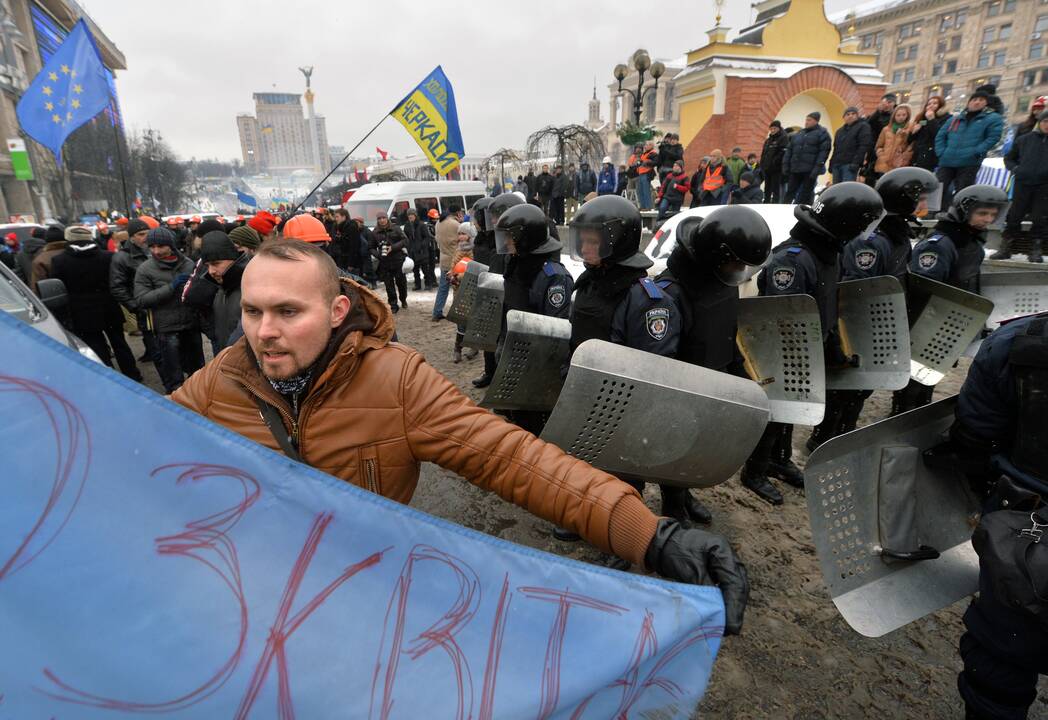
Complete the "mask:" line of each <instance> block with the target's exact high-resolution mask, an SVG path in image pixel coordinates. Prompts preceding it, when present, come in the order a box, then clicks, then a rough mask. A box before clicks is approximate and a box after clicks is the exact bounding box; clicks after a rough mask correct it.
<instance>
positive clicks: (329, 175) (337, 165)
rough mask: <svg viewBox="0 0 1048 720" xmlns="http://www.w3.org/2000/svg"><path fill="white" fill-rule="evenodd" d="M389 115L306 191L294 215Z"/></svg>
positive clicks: (294, 209)
mask: <svg viewBox="0 0 1048 720" xmlns="http://www.w3.org/2000/svg"><path fill="white" fill-rule="evenodd" d="M388 117H389V113H386V114H385V115H383V116H382V119H381V120H379V121H378V122H377V123H375V127H373V128H371V129H370V130H368V133H367V135H365V136H364V137H362V138H360V142H358V143H357V144H356V145H354V146H353V148H352V149H351V150H350V151H349V152H348V153H346V156H345V157H344V158H342V159H341V160H339V161H338V163H337V164H336V165H335V167H333V168H331V172H329V173H328V174H327V175H325V176H324V177H323V178H321V180H320V182H318V183H317V184H316V187H314V188H313V189H312V190H310V191H309V192H308V193H306V196H305V197H304V198H302V202H300V203H299V204H298V205H296V206H295V207H294V208H292V210H291V214H292V215H294V214H295V213H296V212H298V210H299V208H301V207H302V206H303V205H304V204H305V202H306V200H308V199H309V197H310V195H312V194H313V193H315V192H316V191H317V190H319V189H320V186H321V185H323V184H324V182H325V181H326V180H327V179H328V178H329V177H331V176H332V175H334V174H335V171H336V170H338V169H339V168H340V167H342V163H344V162H345V161H346V160H349V156H350V155H352V154H353V153H355V152H356V151H357V148H358V147H360V146H361V145H363V144H364V141H365V140H367V139H368V138H369V137H371V133H373V132H375V131H376V130H378V126H379V125H381V124H382V123H383V121H384V120H385V119H386V118H388Z"/></svg>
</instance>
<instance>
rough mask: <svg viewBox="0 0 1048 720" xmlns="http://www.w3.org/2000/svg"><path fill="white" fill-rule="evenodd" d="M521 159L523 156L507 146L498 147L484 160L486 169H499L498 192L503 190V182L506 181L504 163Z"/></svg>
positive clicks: (518, 161)
mask: <svg viewBox="0 0 1048 720" xmlns="http://www.w3.org/2000/svg"><path fill="white" fill-rule="evenodd" d="M523 161H524V158H522V157H521V156H520V154H519V153H517V151H516V150H511V149H509V148H499V149H498V150H496V151H495V152H493V153H491V155H488V157H487V160H486V161H485V162H486V165H487V167H488V171H489V172H491V171H492V170H493V169H494V168H496V167H497V168H498V169H499V182H498V185H499V192H500V193H501V192H502V191H503V190H504V188H503V183H505V182H506V163H511V164H512V163H521V162H523Z"/></svg>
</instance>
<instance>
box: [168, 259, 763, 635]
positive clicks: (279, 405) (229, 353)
mask: <svg viewBox="0 0 1048 720" xmlns="http://www.w3.org/2000/svg"><path fill="white" fill-rule="evenodd" d="M241 308H242V323H243V327H244V337H243V338H241V339H240V340H238V341H237V342H236V343H235V344H233V345H232V346H231V347H229V348H227V349H226V350H224V351H223V352H221V353H220V354H219V355H218V356H217V357H216V358H215V359H214V360H213V361H212V362H210V363H209V364H208V365H207V366H206V367H205V368H204V369H203V370H201V371H200V372H197V373H196V374H195V375H193V376H192V377H191V378H189V380H187V381H186V382H185V384H184V385H182V387H181V388H179V389H178V390H177V391H175V392H174V393H173V394H172V395H171V398H172V399H173V400H174V401H175V402H177V403H179V404H181V405H184V406H185V407H187V408H189V409H190V410H193V411H195V412H197V413H199V414H201V415H203V416H204V417H207V418H209V419H210V420H213V421H214V422H217V423H219V424H220V425H224V426H225V427H227V428H229V429H231V430H234V431H235V432H238V433H240V434H241V435H244V436H245V437H247V438H249V439H251V440H254V441H255V442H258V443H261V444H262V445H265V446H267V447H269V448H272V449H273V450H276V451H278V452H279V451H283V452H284V453H285V454H286V455H289V456H291V457H294V458H295V459H298V460H300V461H301V462H304V463H306V464H308V465H311V466H313V467H315V468H317V469H319V470H322V471H324V472H326V473H329V474H331V475H334V476H335V477H338V478H341V479H342V480H345V481H346V482H350V483H353V484H354V485H358V486H360V487H363V488H366V489H368V490H371V491H372V492H375V493H378V494H380V495H384V496H385V497H388V498H391V499H393V500H397V501H399V502H402V503H407V502H408V501H410V500H411V496H412V494H413V493H414V491H415V485H416V484H417V482H418V477H419V468H420V464H421V463H422V462H423V461H426V462H433V463H436V464H438V465H440V466H441V467H444V468H446V469H448V470H451V471H453V472H456V473H458V474H459V475H461V476H463V477H464V478H466V479H467V480H469V481H470V482H472V483H474V484H476V485H478V486H480V487H483V488H486V489H488V490H491V491H493V492H496V493H498V494H499V495H500V496H502V497H503V498H504V499H506V500H508V501H510V502H513V503H515V504H517V505H519V506H521V507H523V508H525V509H527V510H528V511H530V512H532V513H534V514H535V515H538V516H539V517H541V518H543V519H545V520H548V521H550V522H552V523H555V524H556V525H558V526H560V527H565V528H569V529H572V530H574V531H575V532H577V533H578V534H579V535H581V536H582V537H584V538H585V539H586V540H588V541H589V542H590V543H592V544H593V545H595V546H596V547H598V548H600V549H601V550H603V551H605V552H610V553H614V554H615V555H618V556H619V557H621V558H623V559H625V560H628V561H629V562H631V563H634V564H637V565H641V566H643V567H645V568H648V569H650V570H654V571H656V572H658V573H660V574H662V575H665V576H667V577H670V578H672V579H675V580H679V581H682V582H690V583H696V584H716V585H718V586H719V587H720V589H721V591H722V593H723V595H724V600H725V606H726V609H727V615H726V618H727V619H726V623H725V626H726V627H725V632H726V633H737V632H738V631H739V629H740V627H741V625H742V616H743V610H744V608H745V603H746V597H747V593H748V585H747V582H746V573H745V568H744V567H743V566H742V565H741V564H740V563H739V562H738V561H737V559H736V558H735V555H734V553H733V551H732V549H731V546H730V545H729V544H728V542H727V541H726V540H725V539H724V538H722V537H720V536H718V535H713V534H711V533H708V532H705V531H703V530H699V529H693V528H686V527H683V526H681V525H680V524H678V523H677V522H675V521H671V520H669V519H667V518H661V519H660V518H658V517H656V516H655V515H654V514H653V513H652V512H651V511H650V510H649V509H648V507H647V506H646V505H645V504H644V502H643V500H641V498H640V495H639V494H638V493H637V492H636V491H635V490H634V489H633V488H632V487H630V486H629V485H627V484H625V483H623V482H621V481H619V480H618V479H617V478H615V477H613V476H611V475H608V474H606V473H604V472H601V471H600V470H597V469H595V468H593V467H591V466H590V465H588V464H586V463H584V462H582V461H580V460H576V459H575V458H572V457H570V456H569V455H567V454H565V453H564V452H563V451H561V450H560V449H559V448H557V447H555V446H553V445H550V444H548V443H545V442H543V441H541V440H539V439H538V438H536V437H535V436H534V435H531V434H530V433H528V432H526V431H524V430H522V429H520V428H519V427H517V426H515V425H512V424H510V423H508V422H506V421H504V420H502V419H501V418H499V417H497V416H495V415H493V414H492V413H490V412H488V411H486V410H483V409H481V408H479V407H477V406H476V405H475V404H474V403H473V402H472V401H471V400H470V399H469V398H467V397H466V396H465V395H463V394H462V393H461V392H460V391H459V390H458V388H456V387H455V386H454V385H452V384H451V383H450V382H449V381H448V380H447V379H446V378H445V377H444V376H443V375H441V374H440V373H439V372H437V371H436V370H435V369H434V368H432V367H431V366H429V365H428V364H426V362H425V361H424V360H423V358H422V356H421V355H419V354H418V353H417V352H416V351H414V350H412V349H411V348H409V347H406V346H404V345H400V344H398V343H395V342H392V341H391V338H392V336H393V330H394V328H393V321H392V316H391V314H390V312H389V310H388V309H387V308H386V307H385V306H384V305H383V304H382V302H381V301H380V300H379V299H378V298H377V297H376V296H375V295H373V294H372V293H371V292H370V291H368V290H367V289H365V288H363V287H362V286H360V285H357V284H356V283H353V282H352V281H350V280H347V279H344V278H342V279H340V278H339V276H338V270H337V268H336V266H335V264H334V262H333V261H332V260H331V258H330V257H329V256H328V255H327V254H326V253H324V252H323V251H322V250H320V249H319V248H315V247H313V246H312V245H310V244H309V243H303V242H300V241H297V240H281V241H275V242H272V243H267V244H265V245H263V246H262V247H261V248H260V249H259V251H258V253H257V254H256V256H255V258H254V259H253V260H252V261H251V263H249V264H248V266H247V268H245V270H244V275H243V279H242V281H241Z"/></svg>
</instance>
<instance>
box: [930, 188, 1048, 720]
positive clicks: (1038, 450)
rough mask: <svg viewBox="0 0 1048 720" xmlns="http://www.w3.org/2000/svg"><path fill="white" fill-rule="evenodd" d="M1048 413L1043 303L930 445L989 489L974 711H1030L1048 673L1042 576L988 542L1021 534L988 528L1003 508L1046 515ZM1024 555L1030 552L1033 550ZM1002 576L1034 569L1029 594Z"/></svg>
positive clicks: (975, 485)
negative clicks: (945, 437) (943, 439)
mask: <svg viewBox="0 0 1048 720" xmlns="http://www.w3.org/2000/svg"><path fill="white" fill-rule="evenodd" d="M984 198H985V196H984ZM1045 417H1048V313H1041V314H1040V315H1034V316H1028V317H1025V318H1020V319H1018V320H1013V321H1010V322H1007V323H1005V324H1003V325H1002V326H1001V327H1000V328H999V329H998V330H996V331H995V332H994V333H992V334H991V335H990V336H989V337H988V338H987V339H986V340H985V341H984V342H983V344H982V347H981V348H980V349H979V353H978V354H977V355H976V357H975V359H974V361H973V362H972V365H971V367H970V368H969V370H968V377H967V378H966V379H965V381H964V385H963V387H962V388H961V392H960V394H959V395H958V397H957V410H956V413H955V419H954V424H953V426H952V427H951V428H950V441H949V443H948V444H947V445H946V446H945V447H941V448H935V449H934V450H931V451H929V452H928V453H926V462H943V461H944V460H947V461H949V462H950V466H951V467H952V468H954V469H955V470H956V471H957V472H959V473H962V474H963V475H965V476H966V478H967V480H968V483H969V485H970V486H971V488H972V490H973V491H975V493H976V494H978V495H980V496H981V497H982V498H984V501H983V508H982V510H983V513H982V522H981V523H980V527H979V528H978V529H977V530H976V536H975V538H973V543H974V544H975V547H976V549H977V550H978V551H979V554H980V563H979V565H980V568H979V569H980V573H979V595H978V596H977V597H976V598H975V599H974V600H973V601H972V603H971V605H970V606H969V607H968V610H967V611H966V612H965V614H964V624H965V627H966V628H967V632H966V633H965V634H964V635H963V636H962V637H961V642H960V653H961V658H962V659H963V660H964V670H963V671H962V672H961V673H960V675H959V677H958V679H957V687H958V689H959V691H960V694H961V697H962V698H963V699H964V702H965V706H966V709H967V714H966V717H967V718H969V719H971V720H1006V719H1007V720H1011V719H1012V718H1025V717H1026V716H1027V712H1028V710H1029V707H1030V705H1031V703H1032V702H1033V701H1034V699H1035V698H1036V696H1037V676H1038V674H1045V673H1048V655H1046V653H1045V648H1048V626H1046V624H1045V618H1046V617H1048V598H1046V597H1044V596H1041V597H1040V600H1039V602H1038V601H1037V598H1036V596H1035V595H1034V594H1033V593H1036V592H1037V587H1035V586H1034V585H1035V583H1038V582H1043V576H1042V575H1040V574H1038V573H1035V572H1034V571H1033V570H1032V567H1024V568H1019V567H1017V566H1015V565H1014V564H1011V563H1009V562H1007V561H1002V560H1001V555H1000V554H998V553H988V552H986V545H987V544H990V543H992V542H993V541H994V540H995V539H996V540H998V541H999V542H1007V543H1013V544H1014V543H1017V540H1018V537H1017V533H1012V532H1009V533H1008V535H1009V536H1011V537H1010V538H1009V539H1006V540H1002V539H1001V536H1000V535H997V536H996V537H994V536H992V535H990V534H987V533H986V532H985V530H986V526H987V525H988V523H992V522H994V520H995V518H994V514H995V512H996V511H1001V510H1007V511H1012V512H1013V515H1014V516H1015V517H1017V518H1019V519H1020V521H1021V522H1022V523H1023V524H1028V525H1032V522H1031V515H1030V513H1031V511H1033V510H1037V509H1038V508H1040V509H1039V517H1041V518H1043V516H1044V515H1045V514H1046V513H1045V510H1044V505H1043V503H1044V501H1043V500H1042V498H1044V497H1048V425H1046V424H1045ZM998 517H1001V516H998ZM1041 522H1042V523H1043V522H1045V521H1044V520H1043V519H1042V520H1041ZM998 527H999V526H998ZM981 532H982V533H983V534H982V538H981V539H982V542H981V543H980V533H981ZM1031 547H1032V546H1031ZM1017 549H1018V545H1017V544H1014V545H1012V546H1011V547H1008V548H1006V550H1008V551H1009V552H1006V553H1005V557H1009V556H1010V557H1012V558H1019V559H1020V560H1021V559H1022V555H1021V554H1019V553H1017V552H1011V551H1012V550H1017ZM1025 557H1026V560H1030V557H1031V555H1029V554H1027V555H1026V556H1025ZM1030 562H1031V563H1032V560H1031V561H1030ZM995 576H1008V577H1010V578H1013V579H1014V578H1016V577H1017V576H1019V577H1023V578H1025V586H1026V597H1025V598H1024V597H1022V595H1021V594H1016V590H1017V589H1019V590H1021V589H1022V585H1023V584H1024V581H1019V582H1012V583H1001V582H994V578H995ZM1031 591H1032V593H1031ZM1023 600H1026V601H1027V603H1025V604H1024V603H1023V602H1022V601H1023ZM1031 600H1032V602H1033V607H1032V608H1031V607H1030V604H1029V601H1031Z"/></svg>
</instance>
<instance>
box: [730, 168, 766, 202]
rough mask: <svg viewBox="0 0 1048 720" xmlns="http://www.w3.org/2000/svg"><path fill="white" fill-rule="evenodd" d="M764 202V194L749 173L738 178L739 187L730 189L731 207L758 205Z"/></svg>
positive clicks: (755, 179)
mask: <svg viewBox="0 0 1048 720" xmlns="http://www.w3.org/2000/svg"><path fill="white" fill-rule="evenodd" d="M763 202H764V193H763V192H761V186H760V184H759V183H758V182H757V178H756V177H755V176H754V175H753V173H751V172H744V173H743V174H742V176H741V177H740V178H739V186H738V187H735V188H732V189H731V204H732V205H760V204H761V203H763Z"/></svg>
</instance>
